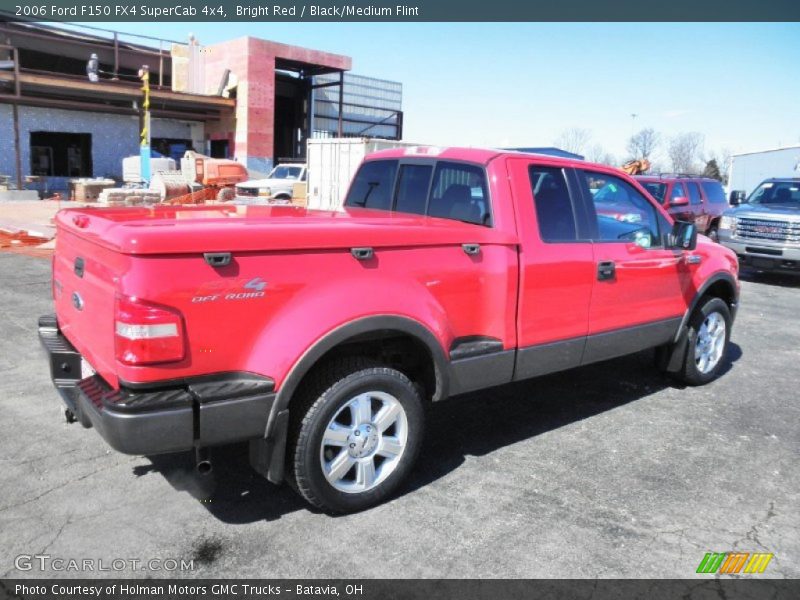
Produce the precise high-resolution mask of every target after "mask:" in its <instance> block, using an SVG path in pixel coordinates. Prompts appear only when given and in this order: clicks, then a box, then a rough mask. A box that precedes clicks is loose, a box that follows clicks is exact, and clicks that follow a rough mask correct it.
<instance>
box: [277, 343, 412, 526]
mask: <svg viewBox="0 0 800 600" xmlns="http://www.w3.org/2000/svg"><path fill="white" fill-rule="evenodd" d="M292 412H294V413H295V415H296V416H295V417H294V418H293V427H292V430H291V438H290V447H289V452H288V453H287V454H288V456H287V458H288V461H289V464H288V465H287V466H288V469H287V473H288V477H289V483H290V484H292V486H293V487H294V488H295V489H296V490H297V491H298V492H299V493H300V495H301V496H303V498H305V499H306V500H307V501H308V502H309V503H311V504H312V505H314V506H316V507H318V508H321V509H323V510H326V511H329V512H335V513H347V512H356V511H359V510H364V509H365V508H369V507H370V506H374V505H376V504H379V503H380V502H382V501H384V500H385V499H387V498H388V497H389V496H390V495H391V494H392V492H394V490H395V489H396V488H397V486H398V485H399V484H400V483H401V482H402V480H403V479H404V478H405V476H406V475H407V474H408V471H409V470H410V469H411V467H412V465H413V463H414V461H415V459H416V456H417V454H418V452H419V447H420V444H421V441H422V432H423V422H424V417H423V413H424V411H423V407H422V399H421V397H420V395H419V392H418V390H417V388H416V387H415V386H414V384H413V383H412V382H411V381H410V380H409V379H408V378H407V377H406V376H405V375H403V374H402V373H401V372H399V371H397V370H395V369H391V368H388V367H385V366H382V365H380V364H378V363H375V362H373V361H371V360H369V359H364V358H346V359H341V360H337V361H334V362H332V363H330V364H328V365H325V366H323V367H321V368H320V369H317V370H316V371H315V373H313V374H312V376H311V378H310V380H309V382H307V385H305V386H304V390H303V391H302V392H301V396H300V397H298V399H297V405H296V408H294V407H293V408H292V409H290V414H292Z"/></svg>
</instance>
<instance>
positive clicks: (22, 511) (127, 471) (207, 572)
mask: <svg viewBox="0 0 800 600" xmlns="http://www.w3.org/2000/svg"><path fill="white" fill-rule="evenodd" d="M49 269H50V263H49V261H48V260H45V259H42V258H34V257H29V256H21V255H15V254H8V253H0V282H2V283H1V284H0V314H2V320H0V577H41V576H61V577H80V576H87V575H89V576H98V575H99V576H125V577H164V576H184V577H187V576H188V577H223V576H225V577H263V578H273V577H280V578H301V577H333V578H361V577H404V578H416V577H449V578H458V577H468V578H471V577H480V578H502V577H509V578H517V577H526V578H538V577H567V578H576V577H578V578H581V577H625V578H641V577H664V578H668V577H669V578H673V577H674V578H686V577H695V576H696V575H695V570H696V569H697V566H698V564H699V563H700V561H701V560H702V558H703V556H704V555H705V553H707V552H712V551H713V552H728V551H734V550H736V551H741V552H770V553H773V554H774V558H773V559H772V561H771V563H770V564H769V566H768V568H767V571H766V572H765V573H764V575H763V576H773V577H800V531H798V528H799V525H800V519H798V507H800V400H799V398H800V394H798V387H800V386H799V384H800V377H798V364H800V319H798V314H800V278H796V279H792V278H790V277H779V276H754V275H752V274H750V275H747V276H746V280H745V281H744V282H743V290H742V301H741V309H740V311H739V316H738V319H737V322H736V325H735V327H734V333H733V339H732V341H733V344H732V346H731V350H730V353H729V356H728V360H727V364H726V369H725V373H724V375H723V376H722V377H721V378H720V379H719V380H717V381H716V382H714V383H712V384H710V385H708V386H706V387H703V388H680V387H676V386H675V385H674V384H672V383H671V382H670V380H669V379H667V378H666V377H664V376H662V375H660V374H659V373H657V372H656V371H655V370H654V369H653V368H652V366H651V364H652V356H651V353H648V352H645V353H640V354H637V355H634V356H630V357H625V358H622V359H617V360H613V361H609V362H605V363H601V364H597V365H593V366H590V367H585V368H581V369H577V370H573V371H568V372H565V373H560V374H555V375H551V376H548V377H544V378H540V379H538V380H533V381H530V382H525V383H520V384H514V385H510V386H505V387H501V388H496V389H492V390H488V391H484V392H481V393H478V394H473V395H471V396H469V397H465V398H458V399H453V400H450V401H447V402H444V403H441V404H438V405H436V406H434V407H432V409H431V411H430V420H429V427H428V431H427V438H426V442H425V445H424V449H423V452H422V454H421V458H420V461H419V464H418V466H417V468H416V470H415V471H414V473H413V476H412V478H411V480H410V481H409V482H408V484H407V485H406V486H404V487H403V489H402V490H401V492H400V494H399V495H398V496H397V497H396V498H394V499H393V500H391V501H390V502H388V503H387V504H384V505H382V506H379V507H377V508H374V509H372V510H369V511H366V512H363V513H360V514H356V515H350V516H343V517H331V516H328V515H326V514H323V513H320V512H316V511H313V510H311V509H309V508H308V507H307V506H306V504H305V503H304V502H303V501H301V500H300V498H299V497H297V496H296V495H295V494H294V493H293V492H292V491H291V490H290V489H289V488H288V487H286V486H274V485H272V484H270V483H268V482H266V481H265V480H263V479H261V478H260V477H259V476H258V475H256V474H255V473H254V472H253V471H252V470H251V469H250V467H249V466H248V461H247V454H246V447H245V446H244V445H238V446H231V447H227V448H223V449H219V450H216V451H215V452H214V454H213V459H214V463H215V473H216V491H215V492H214V493H213V494H212V495H211V497H210V500H209V501H201V500H199V499H198V498H200V497H203V495H204V494H203V493H202V487H203V484H202V482H198V481H197V477H196V476H195V475H194V474H193V472H192V466H193V463H192V457H191V456H189V455H169V456H160V457H135V456H126V455H122V454H118V453H116V452H114V451H112V450H110V449H109V448H108V446H107V445H106V444H105V442H103V440H102V439H101V438H100V437H99V435H98V434H97V433H96V432H94V431H92V430H86V429H83V428H82V427H81V426H80V425H78V424H74V425H67V424H66V423H65V421H64V419H63V417H62V415H61V404H60V400H59V398H58V395H57V394H56V392H55V391H54V389H53V387H52V384H51V383H50V380H49V373H48V367H47V363H46V361H45V358H44V355H43V353H42V352H41V350H40V349H39V344H38V339H37V334H36V321H37V317H38V316H39V315H40V314H45V313H48V312H52V309H51V302H50V277H49ZM36 555H38V556H49V557H50V558H48V559H44V561H45V562H46V565H45V566H46V568H45V569H44V571H42V570H41V569H40V567H41V564H42V561H43V559H33V558H25V557H32V556H36ZM20 556H21V557H23V558H21V559H20V558H18V557H20ZM56 559H62V562H59V563H56V562H54V560H56ZM72 559H74V560H76V561H79V562H81V564H83V563H82V561H84V560H90V561H93V563H92V564H93V565H94V568H95V572H91V571H88V572H80V571H73V570H63V569H68V568H70V565H71V563H70V562H69V561H70V560H72ZM115 560H116V561H117V562H116V563H115V562H113V561H115ZM181 560H183V561H191V563H192V566H193V568H192V569H191V570H187V571H184V572H181V571H180V570H171V569H173V568H174V567H175V563H173V562H171V561H176V562H177V563H178V564H180V561H181ZM120 561H123V562H124V563H125V566H124V568H122V570H120V571H116V570H114V569H115V568H117V567H120V566H121V565H122V562H120ZM136 561H140V562H138V563H137V562H136ZM151 561H157V562H151ZM73 564H74V563H73ZM148 564H149V568H148ZM101 566H104V567H106V568H109V570H107V571H102V572H97V571H96V569H98V568H100V567H101ZM18 567H19V568H18ZM165 569H170V570H165ZM705 577H709V576H705Z"/></svg>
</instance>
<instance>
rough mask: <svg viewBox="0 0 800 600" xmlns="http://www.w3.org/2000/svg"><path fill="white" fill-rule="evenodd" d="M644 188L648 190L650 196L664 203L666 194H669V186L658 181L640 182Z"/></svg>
mask: <svg viewBox="0 0 800 600" xmlns="http://www.w3.org/2000/svg"><path fill="white" fill-rule="evenodd" d="M639 183H641V184H642V187H643V188H644V189H646V190H647V191H648V192H649V193H650V195H651V196H652V197H653V198H655V199H656V200H658V201H659V202H664V194H666V193H667V184H666V183H660V182H658V181H640V182H639Z"/></svg>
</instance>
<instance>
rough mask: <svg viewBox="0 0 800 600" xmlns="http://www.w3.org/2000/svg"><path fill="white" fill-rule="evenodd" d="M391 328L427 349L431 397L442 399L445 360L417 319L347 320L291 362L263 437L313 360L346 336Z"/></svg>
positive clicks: (445, 381) (445, 388) (446, 385)
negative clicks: (432, 382)
mask: <svg viewBox="0 0 800 600" xmlns="http://www.w3.org/2000/svg"><path fill="white" fill-rule="evenodd" d="M382 330H391V331H398V332H400V333H405V334H407V335H410V336H411V337H413V338H415V339H417V340H419V341H420V342H422V344H424V345H425V347H426V348H427V349H428V352H429V353H430V355H431V358H432V359H433V367H434V373H435V376H436V391H435V393H434V399H435V400H439V399H444V398H446V397H447V394H448V390H449V377H448V373H449V371H448V368H447V365H448V362H449V361H448V360H447V355H446V354H445V352H444V349H443V348H442V346H441V344H440V343H439V340H438V339H437V338H436V336H435V335H434V334H433V332H431V331H430V329H428V328H427V327H425V326H424V325H423V324H422V323H420V322H419V321H415V320H413V319H410V318H408V317H400V316H396V315H377V316H372V317H364V318H361V319H357V320H355V321H350V322H348V323H346V324H344V325H340V326H339V327H337V328H336V329H333V330H332V331H329V332H328V333H327V334H325V335H324V336H323V337H322V338H321V339H319V340H317V341H316V342H315V343H314V345H313V346H311V347H310V348H309V349H308V350H306V352H305V353H304V354H303V356H301V357H300V359H299V360H298V361H297V362H295V363H294V365H293V366H292V368H291V369H290V371H289V374H288V375H287V376H286V378H285V379H284V380H283V382H282V383H281V386H280V389H279V390H278V394H277V396H276V398H275V403H274V404H273V407H272V411H271V412H270V418H269V421H268V422H267V430H266V432H265V433H266V435H265V437H270V435H271V434H272V433H273V426H274V421H275V418H276V416H277V415H278V413H280V412H281V411H283V410H285V409H286V407H288V406H289V402H290V401H291V399H292V396H293V395H294V393H295V391H297V388H298V386H299V385H300V382H301V381H302V380H303V378H305V376H306V375H307V374H308V372H309V371H310V370H311V369H312V367H313V366H314V365H315V364H316V363H317V361H318V360H319V359H320V358H322V356H323V355H325V354H326V353H327V352H328V351H329V350H332V349H333V348H335V347H336V346H338V345H339V344H341V343H342V342H345V341H347V340H348V339H350V338H352V337H355V336H357V335H361V334H364V333H370V332H373V331H382Z"/></svg>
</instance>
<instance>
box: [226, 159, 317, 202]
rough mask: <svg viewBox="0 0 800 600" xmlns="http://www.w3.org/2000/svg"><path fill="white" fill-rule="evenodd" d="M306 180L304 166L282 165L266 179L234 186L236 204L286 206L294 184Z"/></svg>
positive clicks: (297, 164) (299, 164)
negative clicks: (275, 204) (274, 204)
mask: <svg viewBox="0 0 800 600" xmlns="http://www.w3.org/2000/svg"><path fill="white" fill-rule="evenodd" d="M305 180H306V165H305V164H303V163H296V164H295V163H284V164H281V165H278V166H277V167H275V168H274V169H272V171H270V174H269V175H267V178H266V179H252V180H250V181H244V182H242V183H237V184H236V199H235V202H236V203H237V204H268V203H277V204H288V203H290V202H291V201H292V188H293V187H294V184H295V183H299V182H302V181H305Z"/></svg>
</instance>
